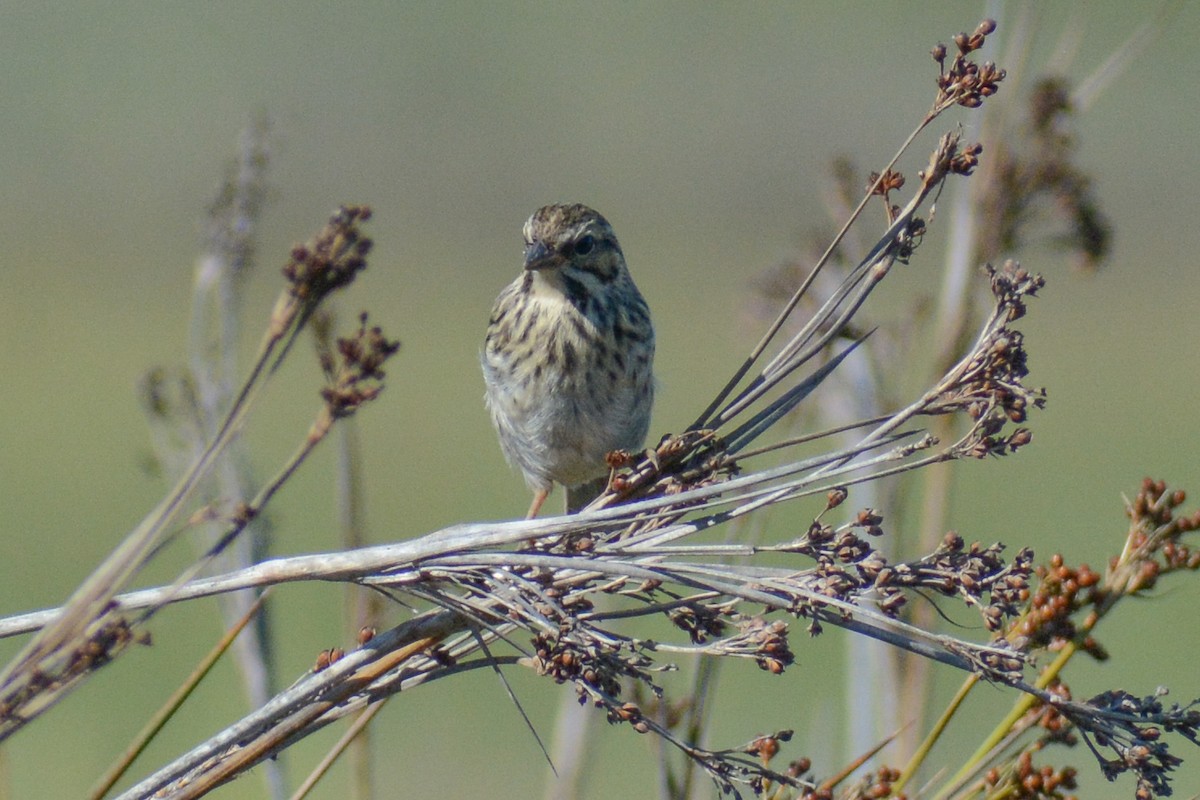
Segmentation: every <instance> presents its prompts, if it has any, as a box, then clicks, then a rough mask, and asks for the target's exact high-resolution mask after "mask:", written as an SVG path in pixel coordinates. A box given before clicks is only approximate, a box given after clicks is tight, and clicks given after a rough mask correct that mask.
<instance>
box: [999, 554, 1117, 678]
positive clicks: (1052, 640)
mask: <svg viewBox="0 0 1200 800" xmlns="http://www.w3.org/2000/svg"><path fill="white" fill-rule="evenodd" d="M1037 577H1038V579H1039V584H1038V587H1037V589H1036V590H1034V592H1033V594H1032V596H1031V597H1030V604H1029V611H1028V612H1027V613H1026V614H1025V616H1024V617H1023V618H1022V619H1021V620H1020V622H1018V623H1017V625H1016V627H1015V628H1014V630H1013V633H1014V634H1015V635H1017V636H1022V637H1025V638H1026V639H1027V640H1028V641H1029V644H1030V646H1031V647H1039V648H1047V649H1050V650H1059V649H1061V648H1062V647H1063V645H1065V644H1066V643H1067V642H1073V641H1076V640H1077V639H1078V642H1079V645H1080V647H1081V649H1083V651H1084V652H1086V653H1088V654H1090V655H1091V656H1093V657H1094V658H1096V659H1097V660H1100V661H1103V660H1104V659H1106V658H1108V653H1107V652H1106V651H1105V650H1104V648H1103V647H1101V646H1100V644H1099V643H1098V642H1096V640H1095V639H1093V638H1092V636H1091V635H1090V634H1088V635H1086V636H1083V637H1080V631H1079V629H1078V627H1077V625H1076V623H1075V618H1076V616H1077V614H1078V612H1079V610H1080V609H1082V608H1085V607H1087V606H1090V605H1092V604H1093V603H1094V602H1095V601H1096V599H1097V594H1096V587H1097V585H1098V584H1099V583H1100V575H1099V574H1098V573H1096V572H1094V571H1093V570H1092V569H1091V568H1090V567H1088V566H1087V565H1086V564H1082V565H1080V566H1079V567H1071V566H1068V565H1067V564H1065V563H1063V557H1062V556H1061V555H1059V554H1058V553H1055V554H1054V555H1052V556H1051V557H1050V562H1049V564H1047V565H1040V566H1038V568H1037ZM1094 623H1095V619H1094V618H1089V620H1088V621H1087V622H1085V625H1084V627H1085V628H1086V629H1089V630H1090V628H1091V627H1092V625H1093V624H1094Z"/></svg>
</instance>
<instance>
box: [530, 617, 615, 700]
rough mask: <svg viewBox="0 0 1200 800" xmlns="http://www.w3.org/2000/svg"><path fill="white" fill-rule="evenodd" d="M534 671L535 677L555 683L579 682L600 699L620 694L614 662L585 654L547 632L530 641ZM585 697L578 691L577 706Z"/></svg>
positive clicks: (582, 692)
mask: <svg viewBox="0 0 1200 800" xmlns="http://www.w3.org/2000/svg"><path fill="white" fill-rule="evenodd" d="M533 648H534V654H535V655H534V662H533V664H534V669H535V670H536V671H537V673H538V674H539V675H549V676H550V677H552V678H553V679H554V681H555V683H566V682H568V681H572V682H579V683H582V684H584V685H586V686H587V687H590V688H592V689H594V690H595V691H596V692H599V694H600V695H601V696H602V697H607V698H615V697H619V696H620V693H621V683H620V680H619V672H618V670H617V669H614V661H613V659H612V658H611V657H609V656H606V655H600V654H597V655H593V654H589V653H588V652H586V651H585V650H583V649H582V648H580V647H577V646H576V645H575V644H574V643H572V642H571V641H569V640H567V639H564V638H563V637H559V636H552V635H550V634H548V633H539V634H538V635H537V636H536V637H534V639H533ZM588 699H589V698H588V694H587V693H586V692H585V691H584V690H583V689H582V688H580V691H579V701H580V703H584V702H587V700H588Z"/></svg>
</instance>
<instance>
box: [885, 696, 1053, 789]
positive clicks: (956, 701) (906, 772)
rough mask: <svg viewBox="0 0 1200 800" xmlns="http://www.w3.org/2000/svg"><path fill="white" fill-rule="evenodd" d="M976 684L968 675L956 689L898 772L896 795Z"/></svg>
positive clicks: (894, 784)
mask: <svg viewBox="0 0 1200 800" xmlns="http://www.w3.org/2000/svg"><path fill="white" fill-rule="evenodd" d="M978 682H979V676H977V675H968V676H967V677H966V680H964V681H963V684H962V686H960V687H958V691H957V692H955V694H954V697H953V699H951V700H950V704H949V705H948V706H946V709H945V710H944V711H943V712H942V714H941V716H940V717H938V719H937V721H936V722H935V723H934V724H933V728H931V729H930V731H929V733H928V734H926V736H925V738H924V739H923V740H922V741H921V744H920V746H918V747H917V749H916V752H914V753H913V755H912V757H911V758H910V759H909V760H908V763H907V764H905V765H904V769H903V770H902V771H901V772H900V777H899V778H898V779H896V781H894V782H893V784H892V785H893V786H894V787H895V791H896V793H897V794H899V793H900V791H901V790H902V789H903V788H904V787H905V786H906V785H907V784H908V782H909V781H910V780H912V779H913V776H914V775H916V774H917V770H919V769H920V768H921V765H922V764H924V763H925V761H926V759H927V758H929V754H930V753H931V752H933V747H934V745H935V744H937V742H938V740H939V739H941V738H942V734H943V733H945V731H946V728H947V727H948V726H949V725H950V721H951V720H952V719H953V718H954V715H955V714H957V713H958V709H959V708H961V707H962V704H963V703H964V702H965V701H966V699H967V695H969V694H970V693H971V689H972V688H973V687H974V686H975V684H976V683H978ZM1043 688H1044V687H1043Z"/></svg>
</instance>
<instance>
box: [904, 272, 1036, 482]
mask: <svg viewBox="0 0 1200 800" xmlns="http://www.w3.org/2000/svg"><path fill="white" fill-rule="evenodd" d="M986 270H987V273H988V277H989V278H990V280H991V287H992V294H993V295H994V297H995V298H996V311H995V312H994V313H995V315H996V320H997V322H998V323H999V324H998V325H997V326H996V327H994V328H992V329H991V330H990V331H989V332H988V334H987V336H986V337H985V338H984V340H983V341H982V342H981V343H980V344H979V345H978V346H977V347H976V349H975V351H974V353H973V355H972V357H971V358H970V359H969V360H968V361H967V362H966V363H965V364H964V365H963V366H962V367H961V368H960V369H959V370H958V371H957V372H956V373H955V375H954V380H953V382H952V383H950V384H949V385H947V386H944V387H943V388H942V392H941V395H940V396H939V397H938V398H937V400H936V401H935V402H934V403H932V404H931V405H930V406H929V407H928V409H927V410H926V411H925V413H927V414H948V413H953V412H957V411H959V410H962V409H965V410H966V412H967V414H968V415H969V416H970V417H971V419H973V420H974V421H975V425H974V427H973V428H972V429H971V432H970V434H969V435H968V436H967V437H966V438H964V439H963V440H962V441H961V442H959V443H958V445H957V446H956V449H957V451H958V452H959V453H960V454H961V455H963V456H966V457H969V458H983V457H985V456H989V455H990V456H1001V455H1005V454H1006V453H1011V452H1014V451H1016V450H1018V449H1019V448H1021V447H1024V446H1025V445H1027V444H1029V443H1030V442H1031V441H1032V440H1033V435H1032V434H1031V433H1030V431H1029V430H1028V429H1027V428H1016V429H1015V430H1013V431H1012V432H1007V431H1006V427H1007V426H1008V424H1009V423H1021V422H1024V421H1025V419H1026V417H1027V415H1028V413H1029V409H1030V408H1042V407H1043V406H1044V405H1045V404H1046V393H1045V391H1044V390H1042V389H1030V388H1028V387H1027V386H1025V383H1024V379H1025V377H1026V376H1027V375H1028V374H1029V368H1028V365H1027V355H1026V352H1025V338H1024V336H1023V335H1022V334H1021V332H1020V331H1016V330H1013V329H1011V328H1009V327H1008V323H1011V322H1013V321H1015V320H1018V319H1020V318H1021V317H1022V316H1024V315H1025V311H1026V307H1025V298H1026V297H1029V296H1036V294H1037V291H1038V289H1040V288H1042V286H1043V285H1044V283H1045V282H1044V281H1043V280H1042V277H1041V276H1040V275H1034V274H1031V273H1029V272H1026V271H1025V270H1024V269H1023V268H1022V267H1021V265H1020V264H1018V263H1017V262H1015V261H1006V262H1005V263H1004V266H1003V267H1001V268H1000V269H999V270H997V269H995V268H994V267H992V266H991V265H990V264H989V265H987V266H986Z"/></svg>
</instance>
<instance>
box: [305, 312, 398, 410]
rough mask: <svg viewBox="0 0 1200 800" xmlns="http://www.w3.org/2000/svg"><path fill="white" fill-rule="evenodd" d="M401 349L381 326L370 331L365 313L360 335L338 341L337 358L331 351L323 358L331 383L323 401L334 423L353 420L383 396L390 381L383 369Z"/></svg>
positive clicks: (327, 387)
mask: <svg viewBox="0 0 1200 800" xmlns="http://www.w3.org/2000/svg"><path fill="white" fill-rule="evenodd" d="M399 349H400V343H399V342H397V341H393V340H389V339H388V338H387V337H386V336H384V335H383V330H382V329H381V328H380V327H379V326H372V327H370V328H368V327H367V314H366V312H365V311H364V312H363V313H362V314H361V315H359V327H358V331H357V332H356V333H355V334H354V335H353V336H350V337H347V338H344V339H338V340H337V355H336V357H335V356H334V355H333V354H331V353H328V352H327V351H326V352H325V353H323V354H322V355H321V367H322V369H323V371H324V372H325V379H326V381H327V383H326V386H325V387H324V388H322V389H321V398H322V399H324V401H325V404H326V407H327V408H328V409H329V412H330V415H331V416H332V417H333V418H334V419H340V418H343V417H348V416H350V415H351V414H353V413H354V412H355V411H357V410H358V409H359V407H360V406H361V405H362V404H363V403H366V402H369V401H371V400H374V399H375V398H376V397H378V396H379V393H380V392H381V391H383V386H382V381H383V379H384V377H386V373H385V372H384V371H383V365H384V363H386V362H387V360H388V359H389V358H391V357H392V356H393V355H395V354H396V351H397V350H399Z"/></svg>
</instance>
